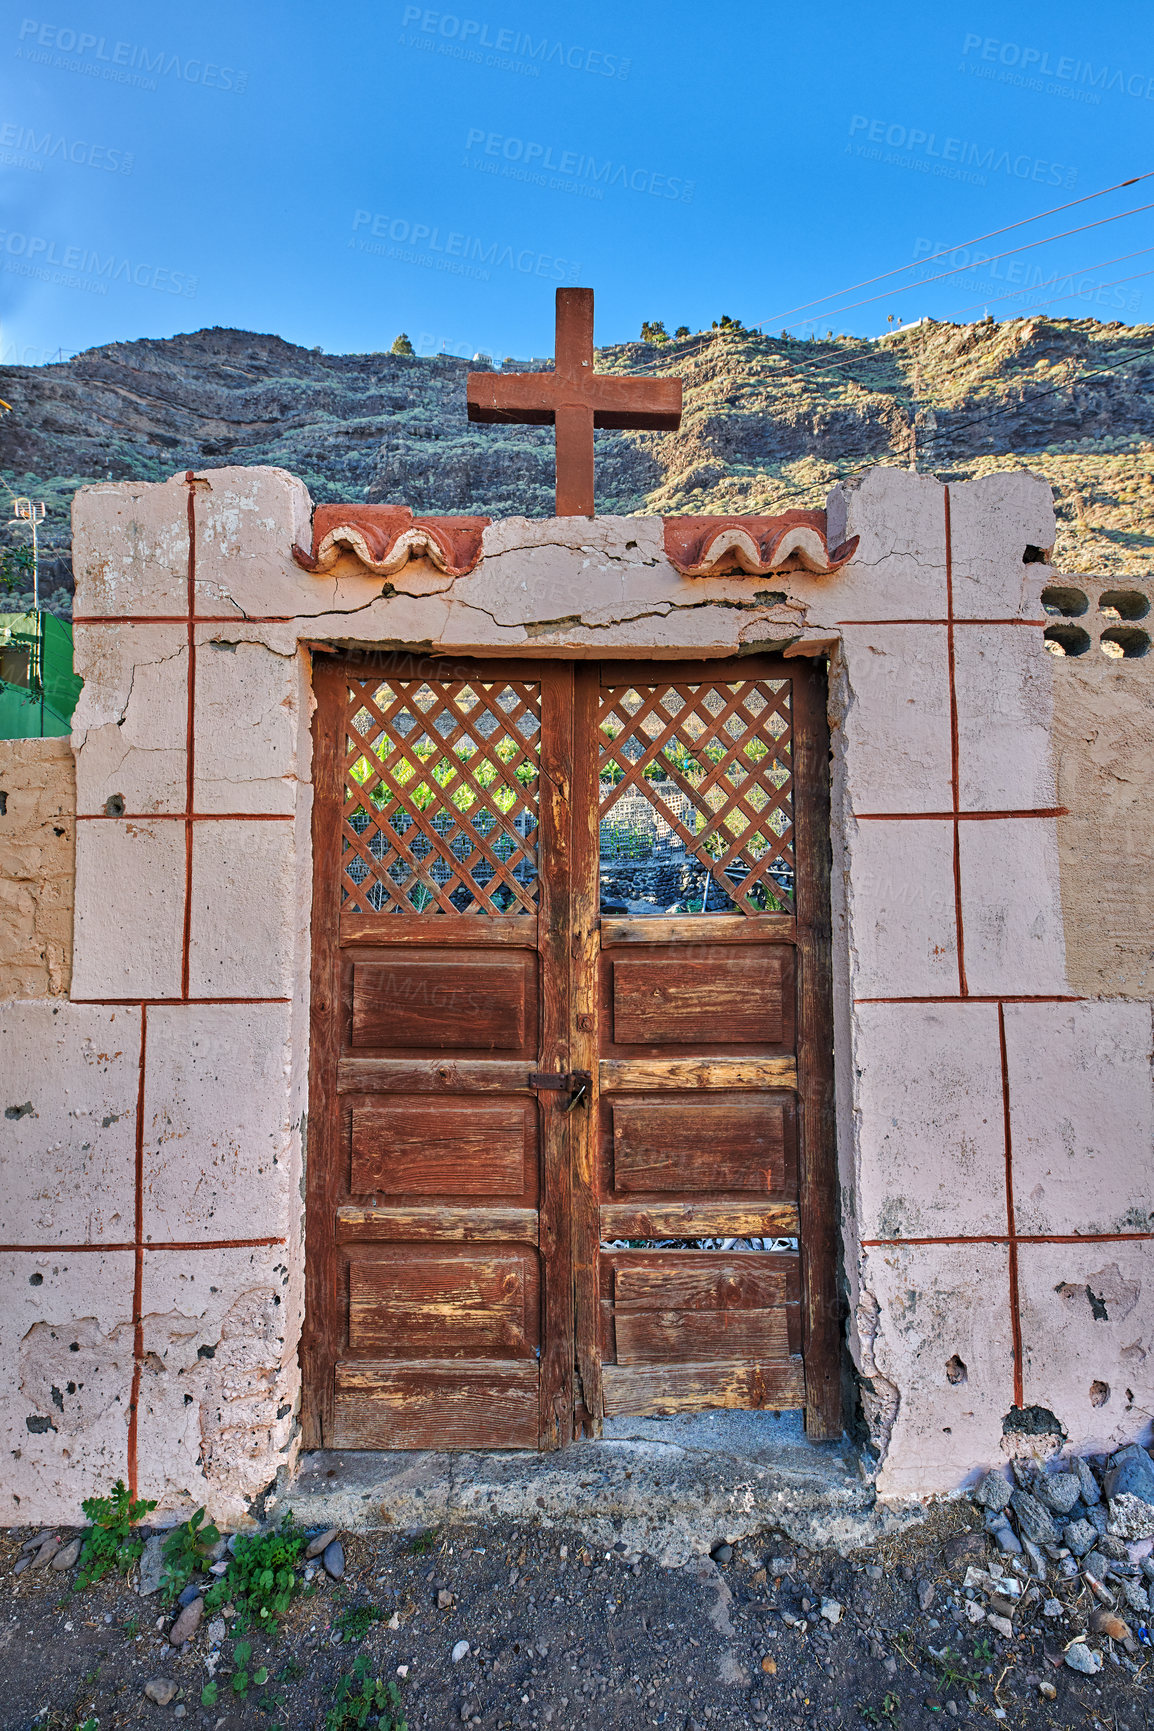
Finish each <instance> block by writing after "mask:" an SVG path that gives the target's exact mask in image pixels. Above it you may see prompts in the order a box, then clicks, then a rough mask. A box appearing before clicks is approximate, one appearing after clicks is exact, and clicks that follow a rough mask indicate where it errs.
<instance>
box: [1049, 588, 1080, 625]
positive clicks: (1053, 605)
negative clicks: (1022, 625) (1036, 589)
mask: <svg viewBox="0 0 1154 1731" xmlns="http://www.w3.org/2000/svg"><path fill="white" fill-rule="evenodd" d="M1089 605H1090V598H1089V596H1088V595H1087V594H1086V591H1085V590H1084V589H1074V588H1072V587H1071V586H1070V585H1069V584H1066V583H1047V585H1046V587H1045V588H1044V589H1043V590H1042V606H1043V607H1044V608H1045V610H1046V612H1047V613H1049V614H1060V615H1061V617H1062V618H1063V619H1080V618H1081V616H1082V614H1083V613H1085V611H1086V609H1087V607H1089Z"/></svg>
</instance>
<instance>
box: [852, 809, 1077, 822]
mask: <svg viewBox="0 0 1154 1731" xmlns="http://www.w3.org/2000/svg"><path fill="white" fill-rule="evenodd" d="M1069 811H1070V808H1069V806H1067V805H1049V806H1039V807H1037V808H1036V809H1035V810H1033V811H855V812H854V817H855V818H856V819H857V820H858V822H859V823H862V822H865V820H866V819H867V818H868V819H871V820H872V821H873V822H875V823H919V822H926V823H930V822H943V823H949V822H951V821H952V822H954V823H989V822H991V821H993V820H999V819H1004V818H1017V817H1067V816H1068V815H1069Z"/></svg>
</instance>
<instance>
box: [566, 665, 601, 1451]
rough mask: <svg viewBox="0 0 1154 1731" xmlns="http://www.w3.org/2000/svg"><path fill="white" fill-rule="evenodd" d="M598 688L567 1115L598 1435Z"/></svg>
mask: <svg viewBox="0 0 1154 1731" xmlns="http://www.w3.org/2000/svg"><path fill="white" fill-rule="evenodd" d="M599 692H600V681H599V672H598V668H597V665H596V663H587V664H584V665H579V666H578V667H577V668H576V669H575V673H574V712H573V713H574V723H573V732H574V751H573V869H572V898H571V908H572V915H571V936H570V991H571V996H572V1026H573V1046H572V1051H573V1067H574V1068H575V1069H581V1070H588V1071H589V1072H590V1074H591V1075H592V1077H593V1084H592V1088H591V1090H590V1096H589V1099H588V1100H587V1102H586V1103H585V1104H584V1105H582V1106H579V1107H578V1108H576V1110H575V1111H573V1112H572V1113H571V1114H570V1117H571V1118H572V1119H574V1120H575V1122H574V1123H573V1124H572V1125H571V1128H570V1132H569V1134H570V1149H571V1164H572V1171H573V1216H572V1237H573V1292H574V1326H575V1349H576V1360H577V1373H578V1376H579V1378H580V1388H579V1390H578V1393H579V1397H580V1401H581V1409H580V1414H579V1426H580V1430H581V1432H582V1433H583V1434H585V1435H587V1436H600V1434H601V1418H602V1413H603V1410H604V1403H603V1399H602V1393H601V1328H600V1313H599V1297H598V1289H597V1288H598V1256H599V1246H600V1237H601V1233H600V1222H599V1218H598V1208H597V1203H598V1185H597V1167H598V1154H599V1140H600V1110H601V1109H600V1098H599V1096H600V1088H601V1078H600V1067H599V1064H598V1056H599V1049H600V1041H599V1036H598V1027H597V1022H598V1009H597V1000H598V970H599V968H600V965H601V962H600V951H601V943H600V916H601V881H600V871H601V847H600V839H601V827H600V796H599V791H598V768H597V744H598V734H597V707H598V699H599Z"/></svg>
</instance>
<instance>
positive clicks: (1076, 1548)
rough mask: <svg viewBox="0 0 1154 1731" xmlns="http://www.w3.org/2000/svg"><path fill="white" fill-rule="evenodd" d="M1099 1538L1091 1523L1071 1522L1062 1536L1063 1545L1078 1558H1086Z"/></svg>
mask: <svg viewBox="0 0 1154 1731" xmlns="http://www.w3.org/2000/svg"><path fill="white" fill-rule="evenodd" d="M1097 1538H1098V1535H1097V1533H1096V1532H1095V1531H1094V1529H1093V1527H1092V1526H1091V1525H1090V1523H1089V1521H1071V1522H1070V1524H1069V1525H1068V1526H1067V1527H1066V1529H1065V1531H1064V1532H1063V1534H1062V1543H1063V1544H1064V1545H1065V1546H1066V1548H1067V1550H1070V1551H1073V1553H1074V1555H1075V1556H1076V1557H1084V1556H1085V1555H1086V1552H1087V1551H1092V1550H1093V1549H1094V1545H1095V1543H1096V1541H1097Z"/></svg>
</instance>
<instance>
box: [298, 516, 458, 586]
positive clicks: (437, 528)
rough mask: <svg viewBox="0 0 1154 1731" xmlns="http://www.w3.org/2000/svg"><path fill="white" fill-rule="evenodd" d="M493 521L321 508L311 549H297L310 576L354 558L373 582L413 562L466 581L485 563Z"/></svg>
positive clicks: (316, 519) (300, 561)
mask: <svg viewBox="0 0 1154 1731" xmlns="http://www.w3.org/2000/svg"><path fill="white" fill-rule="evenodd" d="M491 522H492V518H491V517H414V516H413V513H412V512H411V511H410V510H409V507H408V506H407V505H318V506H317V508H316V510H315V512H314V513H313V545H312V551H311V552H307V551H306V550H305V549H304V548H303V547H294V548H293V558H294V559H295V560H296V562H297V564H298V565H302V566H303V567H304V569H305V570H306V571H318V572H320V571H331V570H332V568H333V566H334V565H335V564H336V562H337V560H338V559H339V558H340V556H341V554H342V552H346V551H347V552H350V553H355V554H356V556H357V558H358V559H359V560H360V562H361V564H362V565H363V566H364V568H365V570H366V571H370V572H371V573H372V575H373V576H374V577H391V576H393V575H394V573H395V572H397V571H399V570H400V569H401V567H402V566H404V565H407V564H408V562H409V560H410V559H431V560H432V562H433V564H434V565H435V566H436V567H437V569H438V570H439V571H443V572H444V573H445V575H446V576H447V577H463V576H464V575H465V572H466V571H471V570H472V569H473V567H474V566H475V565H476V564H477V562H478V560H479V559H480V557H481V536H482V534H483V533H484V530H485V529H486V527H487V526H488V524H489V523H491Z"/></svg>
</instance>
